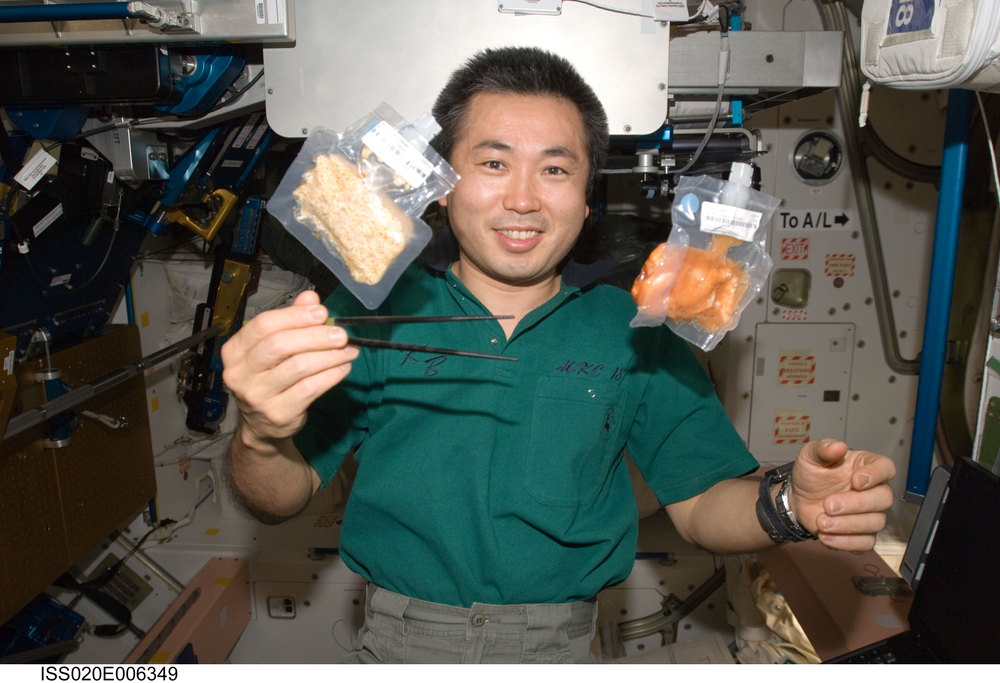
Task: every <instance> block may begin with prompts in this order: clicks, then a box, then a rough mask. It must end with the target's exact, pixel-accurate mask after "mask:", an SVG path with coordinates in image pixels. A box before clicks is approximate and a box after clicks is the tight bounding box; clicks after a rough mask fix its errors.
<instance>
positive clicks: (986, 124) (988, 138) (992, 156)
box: [976, 90, 1000, 202]
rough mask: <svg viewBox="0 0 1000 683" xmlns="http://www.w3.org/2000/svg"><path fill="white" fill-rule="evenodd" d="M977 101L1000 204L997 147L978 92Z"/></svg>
mask: <svg viewBox="0 0 1000 683" xmlns="http://www.w3.org/2000/svg"><path fill="white" fill-rule="evenodd" d="M976 101H977V102H979V113H980V114H982V118H983V128H985V129H986V142H987V145H986V146H987V147H989V148H990V159H992V160H993V168H992V170H993V182H994V184H995V185H996V190H997V201H998V202H1000V174H998V171H997V154H996V150H995V149H994V147H995V146H996V145H995V144H994V143H993V136H992V135H991V134H990V123H989V121H987V120H986V107H984V106H983V98H982V96H981V95H980V94H979V91H978V90H977V91H976Z"/></svg>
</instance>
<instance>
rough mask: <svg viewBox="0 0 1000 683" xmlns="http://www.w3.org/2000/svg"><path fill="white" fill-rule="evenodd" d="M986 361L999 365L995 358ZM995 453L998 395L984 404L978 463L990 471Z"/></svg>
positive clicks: (999, 440) (999, 445)
mask: <svg viewBox="0 0 1000 683" xmlns="http://www.w3.org/2000/svg"><path fill="white" fill-rule="evenodd" d="M986 363H987V365H990V363H997V364H998V365H1000V362H998V361H997V359H996V358H990V359H989V360H988V361H987V362H986ZM990 367H993V366H992V365H990ZM997 453H1000V396H991V397H990V400H989V401H988V402H987V404H986V420H985V421H984V422H983V437H982V439H980V441H979V464H980V465H982V466H983V467H985V468H986V469H988V470H990V471H992V470H993V466H994V465H995V464H996V462H997Z"/></svg>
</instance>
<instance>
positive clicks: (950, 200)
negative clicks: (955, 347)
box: [904, 89, 973, 503]
mask: <svg viewBox="0 0 1000 683" xmlns="http://www.w3.org/2000/svg"><path fill="white" fill-rule="evenodd" d="M972 97H973V95H972V92H970V91H968V90H958V89H954V90H951V91H949V93H948V113H947V118H946V120H945V131H944V155H943V156H942V159H941V189H940V194H939V195H938V209H937V220H936V221H935V227H934V255H933V257H932V260H931V276H930V284H929V287H928V292H927V316H926V320H925V322H924V343H923V348H922V351H921V353H920V385H919V387H918V389H917V408H916V414H915V416H914V420H913V442H912V446H911V448H910V463H909V468H908V470H907V473H906V493H905V495H904V499H905V500H908V501H910V502H914V503H916V502H920V501H922V500H923V497H924V495H925V494H926V493H927V484H928V482H929V481H930V474H931V464H932V460H933V458H934V437H935V434H936V433H937V416H938V410H939V408H940V403H941V383H942V376H943V374H944V359H945V352H946V350H947V345H948V322H949V318H950V317H951V294H952V289H953V287H954V284H955V261H956V259H957V257H958V232H959V228H960V226H961V222H962V195H963V194H964V191H965V165H966V160H967V158H968V155H969V123H970V115H971V112H972Z"/></svg>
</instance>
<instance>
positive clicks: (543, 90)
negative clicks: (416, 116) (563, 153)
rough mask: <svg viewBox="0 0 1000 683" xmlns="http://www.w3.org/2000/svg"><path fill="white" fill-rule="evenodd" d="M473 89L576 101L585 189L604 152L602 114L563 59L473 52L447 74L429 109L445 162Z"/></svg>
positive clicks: (530, 50) (537, 53) (532, 51)
mask: <svg viewBox="0 0 1000 683" xmlns="http://www.w3.org/2000/svg"><path fill="white" fill-rule="evenodd" d="M478 93H496V94H513V95H547V96H551V97H559V98H565V99H567V100H569V101H570V102H572V103H573V104H575V105H576V108H577V110H578V111H579V112H580V116H581V118H582V119H583V129H584V133H585V135H586V143H587V151H588V161H589V162H590V169H589V175H588V177H587V192H588V193H589V192H590V190H591V189H593V186H594V182H595V180H596V179H597V174H598V172H599V171H600V169H601V167H602V166H603V165H604V162H605V160H606V159H607V155H608V117H607V114H605V113H604V107H603V106H602V105H601V102H600V100H598V99H597V95H595V94H594V91H593V90H592V89H591V88H590V86H589V85H587V82H586V81H584V80H583V78H582V77H581V76H580V74H579V73H577V71H576V69H575V68H573V65H572V64H570V63H569V62H568V61H567V60H566V59H564V58H562V57H559V56H558V55H554V54H552V53H551V52H546V51H545V50H541V49H539V48H536V47H504V48H497V49H489V48H488V49H486V50H483V51H482V52H479V53H477V54H476V55H474V56H473V57H472V59H470V60H469V61H468V62H466V63H465V64H464V65H463V66H462V67H461V68H459V69H458V70H457V71H455V73H453V74H452V75H451V78H450V79H448V83H447V85H445V87H444V89H443V90H442V91H441V94H440V95H438V98H437V101H436V102H435V103H434V108H433V110H432V113H433V114H434V118H435V119H437V122H438V123H439V124H440V125H441V132H440V133H438V135H437V137H435V138H434V141H433V143H432V144H433V146H434V148H435V149H436V150H437V151H438V153H440V154H441V156H443V157H444V158H445V159H448V160H451V153H452V151H453V149H454V146H455V142H456V140H458V138H459V136H460V135H461V134H462V129H463V126H464V123H465V117H466V114H467V112H468V109H469V102H470V101H471V100H472V96H473V95H476V94H478Z"/></svg>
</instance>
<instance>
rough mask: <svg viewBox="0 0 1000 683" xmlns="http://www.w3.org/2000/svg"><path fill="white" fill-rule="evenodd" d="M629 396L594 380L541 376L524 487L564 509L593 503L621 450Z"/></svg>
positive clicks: (538, 497) (541, 498)
mask: <svg viewBox="0 0 1000 683" xmlns="http://www.w3.org/2000/svg"><path fill="white" fill-rule="evenodd" d="M627 396H628V392H627V391H625V390H624V389H621V388H619V387H616V386H614V385H610V384H604V383H600V382H597V381H594V380H588V379H583V378H579V379H578V378H573V377H541V378H539V380H538V386H537V390H536V392H535V403H534V407H533V409H532V415H531V435H530V438H529V442H528V452H527V453H526V454H525V465H524V488H525V490H526V491H527V492H528V494H529V495H530V496H531V497H532V498H533V499H534V500H535V501H537V502H539V503H542V504H544V505H554V506H560V507H577V506H581V505H589V504H590V503H592V502H593V501H594V499H595V498H596V497H597V494H598V493H599V492H600V490H601V487H602V486H603V485H604V481H605V479H606V478H607V476H608V471H609V469H610V465H611V463H612V461H613V460H614V458H615V456H616V455H617V454H618V452H619V451H620V450H621V445H620V444H619V443H618V441H619V440H618V435H619V432H620V430H621V422H622V413H623V410H624V408H625V399H626V398H627Z"/></svg>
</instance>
